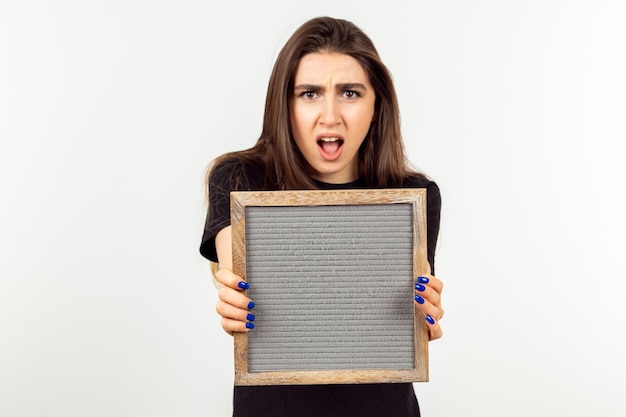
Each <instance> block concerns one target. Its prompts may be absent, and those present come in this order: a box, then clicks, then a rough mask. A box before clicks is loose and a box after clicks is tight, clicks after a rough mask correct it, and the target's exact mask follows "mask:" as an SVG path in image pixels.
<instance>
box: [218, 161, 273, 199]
mask: <svg viewBox="0 0 626 417" xmlns="http://www.w3.org/2000/svg"><path fill="white" fill-rule="evenodd" d="M208 179H209V187H211V186H213V187H218V186H219V187H225V188H228V189H229V190H231V191H232V190H238V189H246V188H249V189H252V190H255V189H261V188H262V186H263V182H264V179H265V166H264V165H263V163H262V162H261V161H254V160H249V159H244V158H238V157H236V156H227V157H222V158H218V159H217V160H216V161H215V162H214V163H213V165H212V166H211V168H210V170H209V178H208Z"/></svg>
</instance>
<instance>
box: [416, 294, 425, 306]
mask: <svg viewBox="0 0 626 417" xmlns="http://www.w3.org/2000/svg"><path fill="white" fill-rule="evenodd" d="M415 301H417V304H424V299H423V298H422V297H420V296H419V295H416V296H415Z"/></svg>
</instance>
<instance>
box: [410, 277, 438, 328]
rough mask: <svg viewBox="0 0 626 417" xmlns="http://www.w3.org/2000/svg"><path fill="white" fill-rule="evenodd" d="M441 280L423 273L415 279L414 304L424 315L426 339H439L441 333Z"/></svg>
mask: <svg viewBox="0 0 626 417" xmlns="http://www.w3.org/2000/svg"><path fill="white" fill-rule="evenodd" d="M442 291H443V282H441V280H440V279H438V278H437V277H435V276H434V275H430V274H424V275H420V276H419V277H417V280H416V281H415V304H416V305H417V308H418V309H419V310H420V311H421V312H422V313H423V314H424V316H425V317H426V323H427V324H428V339H429V340H435V339H439V338H440V337H441V336H442V335H443V331H442V330H441V326H440V325H439V321H440V320H441V319H442V318H443V308H442V307H441V292H442Z"/></svg>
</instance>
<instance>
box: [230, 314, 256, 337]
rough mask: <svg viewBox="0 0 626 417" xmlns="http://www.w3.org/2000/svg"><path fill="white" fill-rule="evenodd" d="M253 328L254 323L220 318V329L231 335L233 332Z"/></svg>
mask: <svg viewBox="0 0 626 417" xmlns="http://www.w3.org/2000/svg"><path fill="white" fill-rule="evenodd" d="M253 328H254V324H252V323H247V322H243V321H239V320H233V319H229V318H225V317H223V318H222V329H224V331H226V333H228V334H230V335H232V334H233V333H234V332H249V331H250V330H252V329H253Z"/></svg>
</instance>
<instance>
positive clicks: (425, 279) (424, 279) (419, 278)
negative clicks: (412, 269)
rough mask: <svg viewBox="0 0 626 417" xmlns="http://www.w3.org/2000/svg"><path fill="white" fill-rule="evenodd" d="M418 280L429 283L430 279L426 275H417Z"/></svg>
mask: <svg viewBox="0 0 626 417" xmlns="http://www.w3.org/2000/svg"><path fill="white" fill-rule="evenodd" d="M417 282H421V283H422V284H428V283H429V282H430V280H429V279H428V278H426V277H417Z"/></svg>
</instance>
